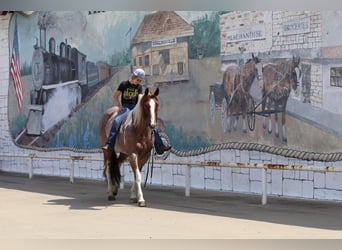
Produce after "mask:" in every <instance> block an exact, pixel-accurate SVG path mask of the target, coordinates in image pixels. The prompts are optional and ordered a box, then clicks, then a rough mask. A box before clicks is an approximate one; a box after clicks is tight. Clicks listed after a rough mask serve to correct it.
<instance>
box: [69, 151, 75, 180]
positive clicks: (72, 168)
mask: <svg viewBox="0 0 342 250" xmlns="http://www.w3.org/2000/svg"><path fill="white" fill-rule="evenodd" d="M74 163H75V161H74V158H73V157H71V158H70V182H71V183H74Z"/></svg>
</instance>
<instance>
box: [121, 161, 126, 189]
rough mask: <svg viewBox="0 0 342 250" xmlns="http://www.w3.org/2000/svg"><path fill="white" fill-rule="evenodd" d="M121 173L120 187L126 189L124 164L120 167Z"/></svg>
mask: <svg viewBox="0 0 342 250" xmlns="http://www.w3.org/2000/svg"><path fill="white" fill-rule="evenodd" d="M120 173H121V177H122V178H121V182H120V189H124V188H125V165H124V164H122V166H121V168H120Z"/></svg>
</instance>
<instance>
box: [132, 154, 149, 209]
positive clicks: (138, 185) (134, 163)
mask: <svg viewBox="0 0 342 250" xmlns="http://www.w3.org/2000/svg"><path fill="white" fill-rule="evenodd" d="M129 162H130V164H131V167H132V170H133V172H134V182H135V183H133V185H132V189H131V197H132V196H133V197H134V195H135V194H136V196H137V197H136V198H137V199H138V205H139V207H145V206H146V203H145V200H144V195H143V192H142V188H141V173H140V169H139V167H138V156H137V155H136V154H133V155H131V156H130V157H129ZM134 186H135V187H134ZM135 189H136V192H135ZM132 191H134V194H133V193H132Z"/></svg>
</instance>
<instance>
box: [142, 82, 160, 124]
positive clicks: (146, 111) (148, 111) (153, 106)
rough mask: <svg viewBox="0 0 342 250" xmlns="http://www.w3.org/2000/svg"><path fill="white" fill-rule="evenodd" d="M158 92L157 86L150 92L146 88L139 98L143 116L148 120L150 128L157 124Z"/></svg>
mask: <svg viewBox="0 0 342 250" xmlns="http://www.w3.org/2000/svg"><path fill="white" fill-rule="evenodd" d="M158 94H159V88H157V89H156V90H155V91H154V93H151V92H150V91H149V89H148V88H146V90H145V93H144V95H143V97H142V99H141V105H142V109H143V116H144V117H145V119H146V120H147V122H148V126H149V127H150V128H154V127H155V126H156V125H157V119H158V104H159V103H158Z"/></svg>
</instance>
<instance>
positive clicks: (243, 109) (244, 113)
mask: <svg viewBox="0 0 342 250" xmlns="http://www.w3.org/2000/svg"><path fill="white" fill-rule="evenodd" d="M241 101H242V103H241V112H242V132H243V133H244V134H245V133H247V97H246V96H245V97H244V98H243V99H242V100H241Z"/></svg>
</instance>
